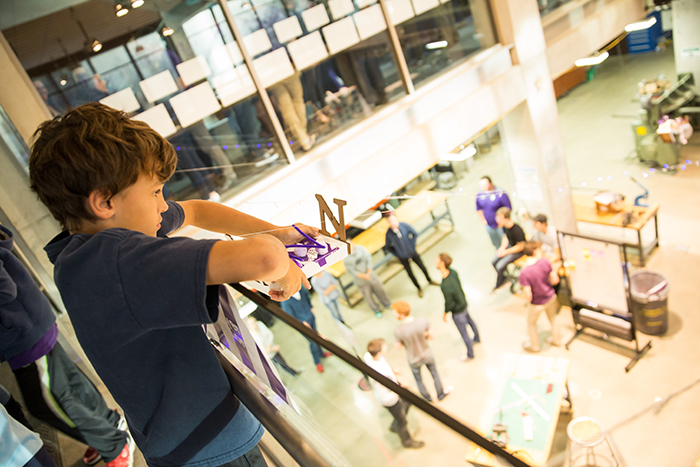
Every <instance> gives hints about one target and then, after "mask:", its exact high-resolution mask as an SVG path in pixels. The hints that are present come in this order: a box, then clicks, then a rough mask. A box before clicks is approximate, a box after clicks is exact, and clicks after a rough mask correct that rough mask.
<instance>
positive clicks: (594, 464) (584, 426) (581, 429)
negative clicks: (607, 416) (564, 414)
mask: <svg viewBox="0 0 700 467" xmlns="http://www.w3.org/2000/svg"><path fill="white" fill-rule="evenodd" d="M566 434H567V435H568V436H569V440H570V441H571V449H570V450H569V467H603V466H605V467H608V466H616V467H617V466H619V465H620V464H619V463H618V462H617V458H616V457H615V451H613V448H612V446H611V445H610V441H608V438H607V437H606V436H605V428H603V424H602V423H600V422H599V421H598V420H596V419H595V418H591V417H578V418H575V419H573V420H571V422H570V423H569V426H567V428H566ZM603 443H605V444H606V445H607V451H608V452H606V453H605V454H602V453H601V451H602V449H601V447H602V446H603ZM608 456H610V457H608ZM599 461H602V463H599Z"/></svg>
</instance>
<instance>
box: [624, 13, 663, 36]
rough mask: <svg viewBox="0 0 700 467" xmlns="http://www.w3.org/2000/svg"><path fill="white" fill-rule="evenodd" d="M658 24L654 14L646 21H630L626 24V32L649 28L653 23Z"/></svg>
mask: <svg viewBox="0 0 700 467" xmlns="http://www.w3.org/2000/svg"><path fill="white" fill-rule="evenodd" d="M655 24H656V16H652V17H651V18H649V19H648V20H646V21H639V22H638V23H630V24H628V25H627V26H625V31H626V32H632V31H642V30H644V29H649V28H650V27H652V26H653V25H655Z"/></svg>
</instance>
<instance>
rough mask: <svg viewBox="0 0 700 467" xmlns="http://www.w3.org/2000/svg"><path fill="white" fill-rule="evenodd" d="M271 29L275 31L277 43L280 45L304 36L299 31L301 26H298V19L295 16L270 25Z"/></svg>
mask: <svg viewBox="0 0 700 467" xmlns="http://www.w3.org/2000/svg"><path fill="white" fill-rule="evenodd" d="M272 29H274V30H275V35H276V36H277V41H278V42H279V43H280V44H286V43H287V42H289V41H291V40H293V39H296V38H297V37H299V36H301V35H302V34H304V33H303V32H302V30H301V24H299V18H297V17H296V16H290V17H289V18H287V19H283V20H282V21H278V22H277V23H275V24H273V25H272Z"/></svg>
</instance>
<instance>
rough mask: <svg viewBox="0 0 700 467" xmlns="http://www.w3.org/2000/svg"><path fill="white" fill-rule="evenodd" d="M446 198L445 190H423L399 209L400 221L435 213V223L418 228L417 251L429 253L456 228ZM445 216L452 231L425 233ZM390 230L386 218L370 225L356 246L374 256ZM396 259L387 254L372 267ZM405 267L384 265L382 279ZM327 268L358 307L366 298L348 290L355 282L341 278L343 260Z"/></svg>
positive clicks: (345, 294) (348, 297)
mask: <svg viewBox="0 0 700 467" xmlns="http://www.w3.org/2000/svg"><path fill="white" fill-rule="evenodd" d="M446 199H447V195H445V194H443V193H438V192H435V191H428V190H423V191H421V192H419V193H418V194H416V195H415V197H413V198H411V199H409V200H408V201H406V202H404V203H402V204H401V206H399V207H398V208H397V209H396V211H395V213H396V216H397V217H398V218H399V220H400V221H401V222H405V223H406V224H409V225H413V224H415V223H416V222H417V221H418V220H420V219H421V218H422V217H423V216H425V215H427V214H430V215H431V217H432V222H431V223H430V225H428V226H427V227H426V228H424V229H421V230H419V231H418V229H416V230H417V231H418V242H417V244H416V250H417V251H418V253H419V254H420V253H423V252H425V250H427V249H428V248H430V247H432V246H433V245H435V244H436V243H437V242H438V241H440V240H442V239H443V238H444V237H445V236H446V235H448V234H449V233H450V232H452V230H453V228H454V222H453V220H452V214H451V213H450V209H449V207H448V206H447V203H446V202H445V200H446ZM441 205H444V206H445V211H444V212H443V213H440V214H437V215H436V214H435V213H434V211H435V209H436V208H438V207H440V206H441ZM442 219H448V220H449V221H450V228H449V230H447V229H435V232H432V233H431V234H430V235H425V233H426V232H427V231H428V230H430V229H432V228H433V227H435V226H437V224H438V222H440V221H441V220H442ZM387 230H389V222H388V221H387V220H386V219H384V218H382V219H381V220H380V221H379V222H377V223H376V224H374V225H373V226H372V227H370V228H368V229H367V230H365V231H364V232H362V233H360V234H359V235H357V236H356V237H355V238H353V239H352V241H353V243H355V244H356V245H362V246H363V247H365V248H367V250H369V252H370V254H371V255H374V254H375V253H377V252H379V251H380V250H382V249H383V248H384V244H385V242H386V231H387ZM393 258H394V255H392V254H386V255H384V256H382V257H381V258H380V259H379V260H377V261H374V264H373V265H372V267H373V269H374V270H375V271H376V270H377V268H379V267H380V266H383V265H384V264H386V263H388V262H389V261H390V260H391V259H393ZM402 269H403V266H401V265H400V264H392V265H389V266H388V267H386V268H384V270H382V271H381V272H378V274H379V277H380V278H381V279H382V281H385V280H387V279H389V278H391V277H393V276H394V275H396V274H398V273H399V272H400V271H401V270H402ZM327 271H328V272H330V273H331V274H332V275H333V276H335V277H336V278H337V279H338V282H339V283H340V288H341V290H342V292H343V296H344V299H345V301H346V302H347V304H348V305H350V306H354V305H355V304H356V303H357V302H359V301H360V300H361V299H362V295H361V294H360V293H359V291H357V292H356V293H354V294H350V293H349V292H348V289H349V288H350V287H351V286H352V284H353V282H352V280H351V279H350V280H348V279H345V280H343V279H341V276H343V274H345V265H344V264H343V262H342V261H341V262H338V263H335V264H334V265H332V266H330V267H329V268H328V269H327Z"/></svg>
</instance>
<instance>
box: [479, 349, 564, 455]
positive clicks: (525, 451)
mask: <svg viewBox="0 0 700 467" xmlns="http://www.w3.org/2000/svg"><path fill="white" fill-rule="evenodd" d="M568 374H569V360H567V359H565V358H554V357H541V356H538V355H511V354H507V355H506V356H505V357H504V362H503V366H502V369H501V373H500V375H499V381H500V384H499V386H500V388H499V389H498V390H496V391H494V393H493V394H494V397H492V398H491V399H490V400H489V402H488V403H487V405H486V406H487V409H486V410H485V411H484V415H483V417H482V419H481V423H480V424H479V432H480V433H481V434H482V435H483V436H485V437H490V435H491V428H492V427H493V423H494V420H495V417H496V416H497V414H498V412H499V405H500V403H501V401H502V400H503V399H505V394H506V392H507V391H509V390H510V389H509V387H507V384H506V382H508V381H511V382H512V381H519V382H521V383H520V384H523V385H524V383H526V382H530V383H532V384H534V385H535V386H537V385H538V383H541V384H542V387H544V388H547V386H548V385H550V384H551V385H552V392H551V394H549V396H547V397H549V398H550V399H551V400H550V402H551V404H550V406H549V410H548V411H547V415H548V416H549V417H550V420H549V421H548V422H546V423H543V422H544V421H540V423H539V427H541V428H544V429H539V430H538V425H535V430H534V439H533V440H532V441H531V442H527V441H525V442H518V443H517V444H516V442H515V441H516V439H517V438H518V436H517V435H516V433H517V432H519V431H522V428H521V426H520V424H518V423H516V424H512V423H511V424H508V432H509V433H512V434H511V442H510V443H509V444H508V445H507V446H506V450H507V451H509V452H511V453H515V452H516V451H517V454H515V455H516V457H518V458H520V459H522V460H523V461H524V462H526V463H528V464H530V465H531V466H533V467H535V466H545V465H546V464H547V459H548V458H549V454H550V452H551V450H552V442H553V441H554V434H555V432H556V428H557V422H558V420H559V414H560V412H561V402H562V400H566V401H567V402H568V405H569V409H571V400H570V398H569V395H568V392H569V391H568V387H567V380H568ZM545 391H546V389H545ZM526 392H527V391H526ZM528 395H529V394H528ZM516 398H517V397H516ZM539 399H540V397H539V396H537V398H536V399H535V401H537V400H539ZM540 403H541V402H540ZM516 404H517V403H511V404H509V405H511V406H513V405H516ZM526 407H528V404H527V403H522V404H520V405H517V406H515V407H513V408H512V409H510V410H511V413H512V412H513V411H514V412H516V413H517V414H516V417H518V418H520V414H519V413H518V412H520V411H522V410H526V409H525V408H526ZM527 411H528V412H533V414H532V415H531V416H532V417H533V418H534V417H538V415H537V414H536V413H534V411H532V410H530V409H527ZM504 412H506V410H504ZM520 423H522V422H520ZM529 443H532V445H538V446H542V448H541V449H535V448H533V447H532V446H528V444H529ZM466 461H467V462H469V463H471V464H473V465H479V466H489V467H497V466H500V465H502V464H501V463H499V462H498V460H497V459H496V457H495V456H494V455H493V454H491V453H489V452H488V451H485V450H483V449H481V448H480V447H478V446H477V445H476V444H473V443H469V447H468V448H467V454H466Z"/></svg>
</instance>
